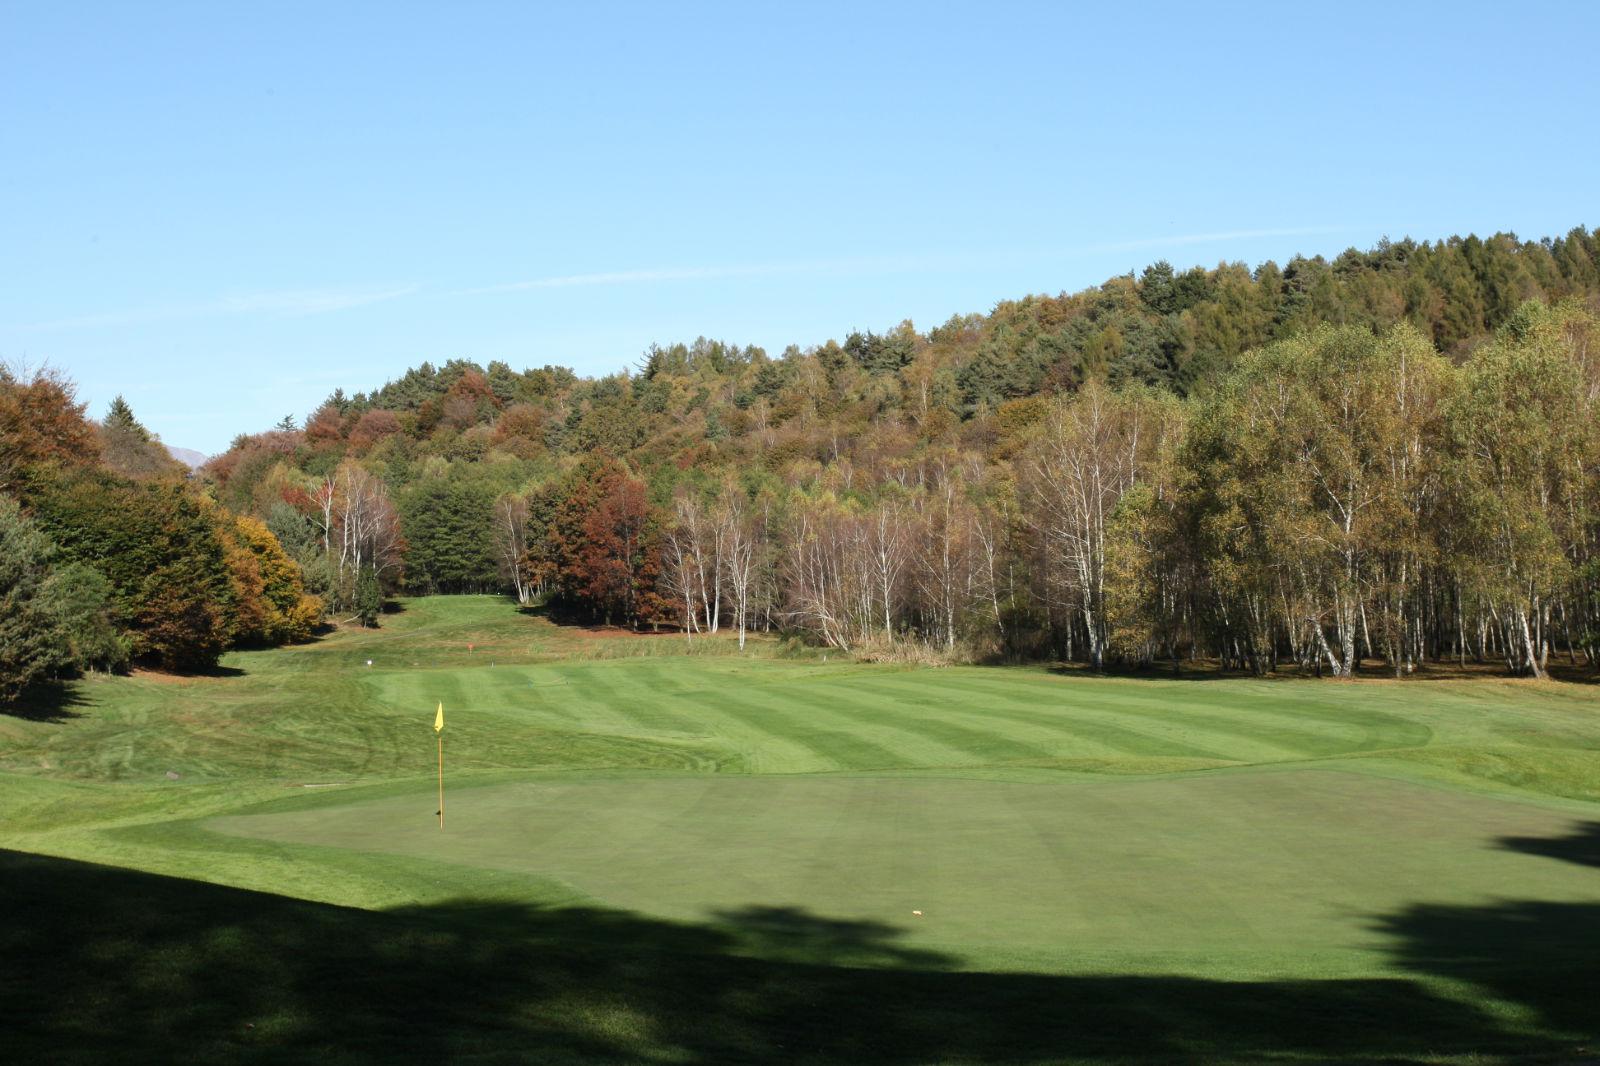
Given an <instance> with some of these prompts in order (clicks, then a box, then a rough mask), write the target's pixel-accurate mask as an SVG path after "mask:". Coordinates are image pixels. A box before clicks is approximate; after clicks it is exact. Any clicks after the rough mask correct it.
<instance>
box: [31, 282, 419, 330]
mask: <svg viewBox="0 0 1600 1066" xmlns="http://www.w3.org/2000/svg"><path fill="white" fill-rule="evenodd" d="M419 289H420V286H417V285H354V286H345V287H342V288H327V289H286V290H275V291H267V292H246V293H233V294H229V295H224V296H220V297H217V298H216V299H212V300H203V301H195V302H192V303H173V304H159V305H156V306H151V307H135V308H128V309H126V310H122V311H105V312H100V313H96V314H90V315H75V316H73V317H71V318H56V319H50V320H48V321H44V322H30V323H27V324H25V325H23V326H21V327H19V328H21V329H24V330H29V331H37V332H50V331H55V330H69V329H99V328H104V327H108V326H133V325H143V324H146V323H151V322H178V321H183V320H185V319H194V318H217V317H222V316H228V315H270V316H275V317H279V318H298V317H303V316H306V315H322V314H328V313H331V312H334V311H347V310H349V309H351V308H354V307H365V306H367V305H368V304H376V303H384V302H386V301H389V300H397V299H399V298H400V297H402V296H409V295H411V294H412V293H415V292H417V291H418V290H419Z"/></svg>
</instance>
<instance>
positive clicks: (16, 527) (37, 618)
mask: <svg viewBox="0 0 1600 1066" xmlns="http://www.w3.org/2000/svg"><path fill="white" fill-rule="evenodd" d="M55 554H56V549H55V545H53V544H51V543H50V538H49V537H47V536H45V534H44V533H42V532H41V531H40V530H39V529H38V528H37V527H35V525H34V524H33V522H32V521H30V520H29V519H28V517H27V516H26V515H24V514H23V513H22V510H21V508H19V507H18V506H17V503H16V501H15V500H13V499H11V498H9V497H7V496H0V704H5V703H10V702H12V701H14V700H15V699H16V698H17V696H18V695H20V694H21V693H22V691H23V690H24V689H26V688H27V687H28V686H29V685H31V684H33V683H34V682H35V681H38V680H40V679H41V678H44V677H48V676H49V675H50V674H51V673H52V672H54V671H55V670H56V669H57V668H59V667H61V666H63V665H64V664H66V663H67V662H68V661H69V659H70V650H69V648H68V644H67V640H66V635H65V634H64V633H63V632H62V630H61V618H60V612H59V611H57V610H56V608H55V605H54V604H53V603H52V602H51V598H50V591H51V589H50V580H49V579H50V561H51V559H52V558H54V557H55Z"/></svg>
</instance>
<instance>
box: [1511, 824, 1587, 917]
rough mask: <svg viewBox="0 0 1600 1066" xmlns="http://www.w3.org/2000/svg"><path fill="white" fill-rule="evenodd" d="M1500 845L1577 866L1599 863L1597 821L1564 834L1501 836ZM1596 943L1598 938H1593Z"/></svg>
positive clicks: (1579, 825) (1581, 825) (1580, 825)
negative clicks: (1595, 939)
mask: <svg viewBox="0 0 1600 1066" xmlns="http://www.w3.org/2000/svg"><path fill="white" fill-rule="evenodd" d="M1500 846H1501V847H1503V848H1505V849H1506V850H1508V851H1520V852H1522V853H1523V854H1525V855H1543V856H1544V857H1545V858H1547V859H1561V860H1563V861H1565V862H1575V863H1577V864H1578V865H1580V866H1600V822H1582V823H1580V824H1578V825H1577V826H1576V827H1575V828H1574V829H1573V831H1572V832H1571V833H1569V834H1567V835H1566V836H1564V837H1501V838H1500ZM1596 945H1597V947H1600V941H1597V942H1596Z"/></svg>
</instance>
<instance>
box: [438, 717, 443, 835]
mask: <svg viewBox="0 0 1600 1066" xmlns="http://www.w3.org/2000/svg"><path fill="white" fill-rule="evenodd" d="M439 828H440V829H443V828H444V733H443V732H442V731H441V732H440V733H439Z"/></svg>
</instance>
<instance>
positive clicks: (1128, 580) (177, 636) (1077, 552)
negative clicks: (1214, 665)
mask: <svg viewBox="0 0 1600 1066" xmlns="http://www.w3.org/2000/svg"><path fill="white" fill-rule="evenodd" d="M1597 256H1600V244H1597V239H1596V236H1595V235H1594V234H1591V233H1590V232H1589V231H1587V230H1584V229H1577V230H1573V231H1572V232H1570V233H1569V234H1567V235H1566V236H1565V237H1561V238H1550V239H1545V240H1540V241H1525V240H1521V239H1518V238H1516V237H1515V236H1513V235H1509V234H1500V235H1496V236H1494V237H1491V238H1487V239H1479V238H1476V237H1466V238H1450V239H1448V240H1445V241H1439V242H1433V243H1427V242H1424V243H1417V242H1412V241H1409V240H1407V241H1401V242H1388V241H1384V242H1382V243H1380V245H1379V246H1377V247H1376V248H1374V249H1371V250H1368V251H1365V252H1358V251H1355V250H1351V251H1348V252H1346V253H1344V254H1342V255H1340V256H1338V257H1336V258H1335V259H1333V260H1331V261H1327V260H1323V259H1321V258H1309V259H1308V258H1303V257H1297V258H1296V259H1293V260H1291V261H1290V262H1288V263H1286V264H1284V265H1283V266H1281V267H1280V266H1279V265H1277V264H1274V263H1270V262H1269V263H1264V264H1261V265H1260V266H1258V267H1256V268H1254V269H1249V268H1246V267H1245V266H1243V265H1242V264H1228V263H1224V264H1221V265H1219V266H1218V267H1216V268H1214V269H1210V270H1205V269H1199V268H1197V269H1194V270H1188V271H1182V272H1179V271H1175V270H1173V269H1172V268H1171V267H1170V266H1168V265H1167V264H1165V263H1158V264H1155V265H1154V266H1152V267H1150V268H1148V269H1146V270H1144V271H1143V272H1142V273H1140V274H1139V275H1137V276H1135V275H1133V274H1129V275H1125V276H1122V277H1117V278H1112V279H1110V280H1108V281H1107V282H1106V283H1104V284H1103V285H1100V286H1096V287H1094V288H1091V289H1087V290H1084V291H1083V292H1079V293H1074V294H1061V295H1059V296H1053V297H1052V296H1033V297H1028V298H1025V299H1023V300H1019V301H1007V302H1003V303H1001V304H999V305H997V306H996V307H995V308H994V309H993V310H992V311H991V312H990V313H988V314H986V315H967V316H957V317H955V318H952V319H950V320H949V321H948V322H946V323H944V324H943V325H940V326H938V327H935V328H933V329H930V330H927V331H926V332H922V331H918V330H917V329H916V328H915V327H914V326H912V324H910V323H909V322H907V323H902V324H900V325H899V326H897V327H895V328H894V329H891V330H889V331H888V332H887V333H884V334H876V333H873V332H859V331H858V332H853V333H850V334H849V335H847V336H846V337H845V339H844V340H843V341H842V342H835V341H829V342H827V343H825V344H822V345H818V346H815V347H812V348H807V349H803V350H802V349H800V348H797V347H792V346H791V347H790V348H789V349H787V350H786V351H784V352H783V353H781V354H780V355H778V356H776V357H771V356H769V355H768V354H767V353H766V352H764V351H763V350H761V349H759V348H755V347H751V346H743V347H741V346H738V345H734V344H728V343H725V342H720V341H710V340H706V339H703V338H702V339H700V340H697V341H695V342H694V343H692V344H676V345H671V346H667V347H660V346H657V347H652V348H651V349H650V350H648V351H647V352H646V353H645V354H644V355H643V357H642V358H641V359H640V360H639V363H638V365H637V366H636V367H635V368H634V369H633V370H631V371H627V372H623V373H618V374H614V375H610V376H606V377H600V378H594V379H585V378H581V377H579V376H578V375H576V374H574V373H573V372H571V371H570V370H567V369H564V368H561V367H554V366H545V367H541V368H534V369H528V370H523V371H516V370H513V369H512V368H511V367H510V366H509V365H507V364H506V363H503V362H491V363H490V364H489V365H488V366H487V367H483V366H479V365H477V364H474V363H471V362H468V361H465V360H452V361H450V362H447V363H445V364H443V365H442V366H438V367H435V366H433V365H431V364H423V365H422V366H420V367H417V368H414V369H412V370H409V371H407V372H406V373H405V374H404V375H402V376H401V377H400V378H398V379H396V380H394V381H391V382H389V383H387V384H385V385H383V386H381V387H379V388H376V389H373V390H371V391H369V392H365V393H356V394H354V395H348V396H347V395H346V394H345V393H344V392H342V391H335V392H334V394H333V395H332V396H330V397H329V398H328V400H327V401H326V402H324V403H323V404H322V405H321V406H319V407H318V408H317V409H316V410H315V411H314V412H312V413H311V415H309V416H308V417H307V418H306V419H304V420H303V421H297V420H296V419H294V418H293V417H289V418H285V419H284V420H283V421H282V422H281V423H279V425H277V426H276V427H274V428H272V429H270V430H267V431H264V432H259V433H252V434H245V435H242V436H240V437H239V438H237V439H236V440H235V441H234V443H233V446H232V447H231V448H230V449H229V450H228V451H227V452H226V453H225V454H223V455H222V456H219V457H217V458H216V459H214V460H213V461H212V462H211V463H210V464H209V465H208V466H207V467H206V468H205V469H204V470H203V471H202V472H201V474H200V476H199V477H198V478H195V479H188V480H185V479H183V478H182V477H181V476H180V475H179V474H178V473H177V472H176V470H175V468H174V467H173V465H172V464H171V463H170V460H167V458H166V456H165V453H164V451H162V450H161V449H160V448H159V444H158V442H153V441H152V439H151V438H150V435H149V434H148V433H147V432H146V431H145V430H144V429H143V427H141V426H139V425H138V424H137V422H136V420H134V419H133V418H132V414H131V412H130V411H127V409H126V405H125V404H121V403H120V401H119V403H118V404H114V405H113V408H112V410H111V411H108V413H107V416H106V418H105V419H104V420H103V421H102V422H100V423H94V422H91V421H89V420H87V419H86V418H84V416H83V412H82V410H81V407H78V406H77V405H75V403H74V401H73V400H72V398H71V387H70V384H69V383H67V382H64V381H62V380H61V379H60V378H59V377H58V376H55V375H51V374H49V373H44V374H36V375H33V376H31V377H30V376H28V375H22V374H16V373H13V374H10V375H8V376H7V377H6V378H5V379H3V383H0V492H3V493H4V494H5V495H7V496H8V497H10V498H11V499H12V500H13V501H14V502H15V503H16V504H17V505H18V506H17V507H16V509H15V510H14V511H12V512H6V514H7V515H9V516H10V517H8V518H6V517H0V522H5V521H8V522H10V523H11V524H12V525H13V526H14V527H15V528H16V529H18V530H21V532H20V533H19V534H17V535H18V536H21V537H22V538H23V540H27V539H28V538H29V537H34V536H38V537H43V538H44V542H47V546H45V547H41V548H40V551H41V552H42V553H43V554H42V555H38V553H35V554H36V555H37V556H38V557H39V558H40V559H41V560H42V561H40V562H38V563H36V564H34V565H33V566H32V569H31V570H30V573H31V575H32V576H31V577H28V578H26V579H24V578H7V579H6V580H9V581H12V582H13V584H12V585H11V586H3V587H12V588H21V587H23V585H27V586H28V587H30V588H32V589H33V590H34V592H33V593H31V594H30V595H32V596H34V597H36V598H40V597H42V598H40V599H39V602H40V603H43V602H45V601H46V600H47V599H49V598H50V597H54V598H55V599H57V600H63V597H65V592H63V591H62V589H63V588H64V587H65V586H64V585H63V581H64V580H65V579H64V578H61V579H54V583H53V584H50V585H49V588H50V589H51V591H50V592H49V593H48V594H47V593H45V592H42V591H40V590H43V589H44V588H45V587H46V579H48V578H51V577H52V575H54V574H55V573H56V571H58V570H59V571H61V572H62V573H64V574H66V575H67V576H68V577H71V576H72V575H73V574H74V573H77V575H78V576H77V580H78V582H79V584H80V585H83V584H84V583H86V582H87V583H89V584H93V583H94V581H95V578H90V577H85V576H84V575H83V574H82V573H79V572H77V571H74V570H73V569H72V568H74V567H79V568H85V569H86V570H87V571H90V572H93V573H94V574H96V575H98V577H99V579H100V580H102V581H103V582H104V583H105V588H103V589H100V590H99V593H98V595H99V599H95V595H96V593H94V592H92V591H91V592H84V591H82V589H78V590H77V591H76V592H75V594H77V595H81V596H83V597H86V598H87V599H86V600H85V602H94V603H103V604H104V608H103V610H101V612H100V613H101V615H103V617H104V618H105V619H106V620H107V624H108V626H109V627H110V628H109V630H108V632H110V633H112V634H114V635H115V636H116V637H117V640H119V641H120V642H121V643H116V642H115V641H113V644H114V645H115V646H116V647H120V648H122V649H123V650H122V651H121V652H117V653H104V652H102V653H97V654H99V658H98V659H97V660H95V662H93V663H90V662H89V660H88V659H86V658H84V657H83V656H81V655H80V656H79V658H78V659H76V660H70V658H69V659H66V660H63V659H61V658H60V655H61V654H64V653H60V652H59V649H60V648H62V647H66V646H69V644H70V641H68V640H67V638H65V637H60V636H58V637H56V638H52V640H53V641H54V644H53V645H52V646H53V647H55V648H57V649H58V653H57V661H56V665H54V666H51V667H49V668H48V669H49V670H57V671H59V670H63V669H65V670H70V669H82V668H88V667H89V666H91V665H93V666H96V667H98V666H105V665H112V664H115V663H117V662H122V661H126V660H127V659H128V658H129V657H130V656H131V657H135V658H140V657H142V658H146V659H149V660H151V661H154V662H160V663H164V664H166V665H169V666H185V665H194V664H204V663H206V662H214V661H215V656H216V654H217V653H219V652H220V650H221V649H222V648H224V647H227V646H229V645H230V644H232V643H238V642H241V641H245V642H273V641H278V640H285V639H299V638H300V637H301V636H303V635H304V634H305V633H306V632H309V628H310V627H311V626H313V625H315V624H317V623H318V622H321V621H324V620H326V621H336V622H337V621H347V620H348V621H353V622H361V623H365V624H374V623H375V622H376V621H377V619H378V615H379V612H380V609H381V605H382V603H383V600H384V597H385V596H388V595H391V594H394V593H397V592H410V593H430V592H471V591H478V592H484V591H497V590H501V589H504V590H506V591H508V592H510V593H512V594H513V595H515V596H517V597H518V598H519V600H521V601H523V602H533V601H535V600H543V601H545V602H548V603H549V604H550V605H551V607H552V609H553V610H556V611H558V612H562V613H565V614H568V615H570V616H573V617H576V618H581V619H585V620H592V621H595V622H610V623H613V624H625V625H632V626H654V627H657V628H673V629H676V630H677V631H679V632H681V633H682V634H683V635H684V636H685V638H686V639H690V640H693V639H696V638H697V637H698V636H700V635H702V634H709V633H719V632H721V631H722V630H723V628H724V627H726V628H727V629H728V630H730V631H732V632H734V633H735V634H736V636H737V639H739V640H741V641H742V640H743V639H744V637H745V635H746V634H747V633H748V632H749V631H751V630H760V631H765V632H776V633H783V634H787V635H791V636H798V637H801V638H803V639H806V640H809V641H814V642H818V643H822V644H827V645H830V646H833V647H837V648H840V649H848V650H849V651H851V652H852V653H855V654H862V655H894V656H942V657H944V656H964V657H983V656H994V657H1003V658H1008V659H1044V658H1055V659H1068V660H1079V661H1083V662H1086V663H1089V664H1094V665H1101V666H1103V665H1106V664H1108V663H1112V662H1116V663H1124V664H1134V663H1142V664H1149V663H1153V662H1157V661H1164V662H1170V663H1173V664H1179V665H1181V664H1184V663H1187V662H1189V661H1192V660H1195V659H1200V658H1210V659H1215V660H1219V661H1220V662H1221V663H1222V664H1223V665H1224V666H1225V667H1228V668H1234V669H1240V670H1248V671H1255V672H1266V671H1270V670H1273V669H1276V668H1277V667H1278V666H1279V665H1280V664H1282V663H1286V662H1287V663H1294V664H1297V665H1298V666H1300V667H1301V668H1303V669H1305V670H1309V671H1317V672H1327V673H1331V674H1334V675H1338V676H1343V675H1347V674H1349V673H1351V672H1353V671H1355V670H1356V669H1357V668H1358V667H1359V666H1360V664H1361V663H1362V662H1364V661H1368V660H1381V661H1382V662H1383V663H1384V664H1385V668H1386V669H1394V670H1396V671H1399V672H1402V673H1403V672H1405V671H1407V670H1411V669H1414V668H1416V667H1417V666H1418V665H1420V664H1422V663H1425V662H1429V661H1438V660H1441V659H1454V660H1456V661H1462V660H1466V659H1473V660H1481V659H1489V660H1495V661H1501V662H1503V663H1504V664H1505V665H1506V667H1507V668H1508V669H1509V670H1511V671H1513V672H1517V673H1541V672H1543V671H1544V670H1545V669H1546V668H1547V666H1548V664H1549V662H1550V659H1551V657H1552V656H1553V655H1555V656H1564V657H1566V658H1567V659H1570V660H1581V661H1587V662H1589V663H1591V664H1593V663H1594V662H1595V661H1596V659H1595V657H1596V652H1597V648H1596V643H1597V639H1596V635H1595V634H1596V631H1597V628H1600V626H1597V621H1596V617H1597V610H1600V604H1597V581H1596V573H1595V567H1596V562H1595V553H1594V544H1595V538H1596V526H1595V515H1596V513H1597V507H1600V504H1597V501H1596V500H1595V481H1596V469H1597V467H1596V442H1595V434H1594V429H1593V426H1594V423H1595V422H1596V421H1597V419H1596V418H1595V414H1596V412H1595V410H1594V402H1595V389H1596V386H1595V380H1596V375H1595V370H1594V365H1593V359H1594V357H1593V354H1592V350H1591V347H1590V345H1591V335H1592V321H1593V311H1594V308H1595V307H1596V306H1597V300H1600V270H1597V268H1596V264H1597V262H1600V259H1597ZM125 515H126V516H134V515H143V516H146V517H145V518H144V519H142V521H143V522H144V523H145V524H144V525H139V524H138V523H136V522H134V521H133V520H132V518H127V519H124V518H123V517H122V516H125ZM130 530H133V532H129V531H130ZM44 542H41V543H44ZM30 543H32V542H31V541H30ZM140 545H144V546H146V547H144V548H143V550H144V552H145V554H144V555H143V556H140V555H138V554H137V551H136V550H135V549H136V548H138V546H140ZM149 545H155V547H149ZM247 557H248V558H247ZM125 558H126V559H127V560H129V562H128V564H127V565H126V566H124V565H123V563H122V561H123V560H124V559H125ZM250 559H253V560H254V562H253V566H254V568H255V572H259V577H254V576H251V575H252V571H251V566H252V563H251V562H250V561H249V560H250ZM132 560H137V562H136V563H135V562H133V561H132ZM156 575H159V576H156ZM269 575H276V576H275V577H269ZM30 583H31V584H30ZM69 584H70V583H69ZM258 584H259V588H260V591H257V586H258ZM269 590H270V591H269ZM63 602H64V600H63ZM269 602H270V604H271V605H272V606H271V608H270V609H269V608H268V607H267V606H265V605H266V604H267V603H269ZM252 605H257V606H252ZM258 608H259V609H258ZM184 612H188V613H189V617H187V619H186V620H185V621H184V622H182V624H179V625H170V624H166V623H168V622H170V621H171V620H172V619H173V618H178V617H181V616H183V615H184ZM60 613H61V612H59V611H58V612H57V614H58V615H59V614H60ZM71 613H72V614H73V616H74V617H88V616H92V615H95V613H96V612H95V611H92V610H91V611H87V612H85V611H81V610H80V611H74V612H71ZM41 617H43V616H41ZM42 624H43V623H42V622H40V623H37V624H36V625H34V628H37V627H38V625H42ZM85 639H86V638H85ZM63 641H67V643H63ZM88 643H93V642H92V641H89V642H88ZM21 646H22V645H21V644H18V645H17V647H21ZM68 662H71V663H75V664H76V665H62V664H63V663H68Z"/></svg>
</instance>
